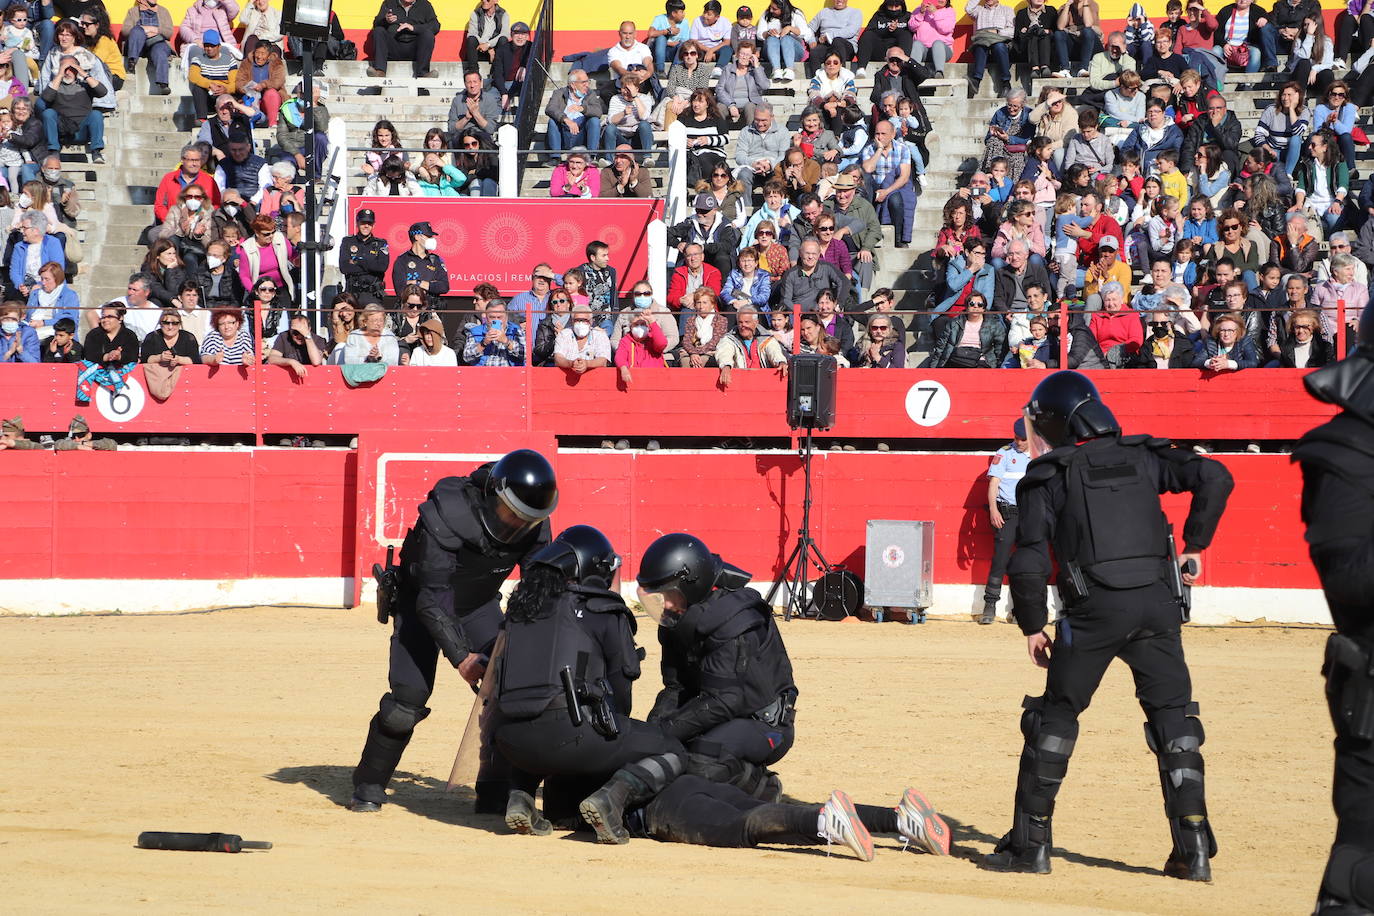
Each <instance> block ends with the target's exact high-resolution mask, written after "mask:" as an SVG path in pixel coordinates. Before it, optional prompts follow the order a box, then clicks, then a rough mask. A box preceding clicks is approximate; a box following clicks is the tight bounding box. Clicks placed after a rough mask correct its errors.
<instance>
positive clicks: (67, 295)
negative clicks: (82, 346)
mask: <svg viewBox="0 0 1374 916" xmlns="http://www.w3.org/2000/svg"><path fill="white" fill-rule="evenodd" d="M57 280H58V284H57V286H56V287H55V288H54V289H52V290H46V289H44V288H43V286H41V285H40V286H36V287H34V289H33V290H31V291H30V292H29V310H28V312H27V313H25V315H24V321H25V322H26V323H27V322H30V321H32V320H33V319H34V318H41V319H42V320H43V323H44V324H46V325H53V324H56V323H57V322H58V321H60V320H61V319H63V318H70V319H71V320H72V321H74V322H75V323H76V326H77V327H81V300H80V299H78V298H77V297H76V290H74V289H72V288H71V287H70V286H68V285H67V284H66V283H63V282H62V278H61V277H60V276H59V277H58V278H57Z"/></svg>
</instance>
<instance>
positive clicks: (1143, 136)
mask: <svg viewBox="0 0 1374 916" xmlns="http://www.w3.org/2000/svg"><path fill="white" fill-rule="evenodd" d="M1120 148H1121V152H1123V153H1129V152H1136V153H1139V154H1140V171H1141V172H1142V173H1143V174H1145V175H1149V174H1151V167H1152V166H1153V165H1154V162H1155V157H1156V156H1158V155H1159V154H1160V153H1162V152H1164V151H1165V150H1166V149H1171V150H1173V151H1174V152H1175V153H1177V152H1178V151H1179V150H1180V149H1182V148H1183V132H1182V131H1181V130H1179V129H1178V125H1177V124H1174V123H1173V121H1171V120H1169V119H1168V116H1167V115H1166V114H1165V111H1164V108H1163V107H1162V106H1161V105H1159V104H1158V103H1157V102H1156V103H1154V104H1151V105H1150V106H1149V107H1148V108H1146V109H1145V121H1144V123H1141V124H1137V125H1136V126H1135V128H1134V129H1133V130H1132V131H1131V135H1130V136H1129V137H1127V138H1126V139H1125V140H1123V141H1122V143H1121V147H1120Z"/></svg>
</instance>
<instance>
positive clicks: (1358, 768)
mask: <svg viewBox="0 0 1374 916" xmlns="http://www.w3.org/2000/svg"><path fill="white" fill-rule="evenodd" d="M1327 704H1328V706H1329V707H1330V709H1331V721H1332V724H1334V725H1335V728H1336V741H1335V746H1336V773H1335V778H1334V780H1333V781H1332V785H1331V804H1332V806H1333V807H1334V808H1335V809H1336V841H1335V843H1333V844H1332V847H1331V856H1330V859H1329V861H1328V864H1327V871H1326V876H1325V878H1323V880H1322V888H1323V890H1324V891H1325V892H1326V893H1327V894H1331V895H1333V896H1337V897H1340V898H1341V899H1344V900H1349V899H1350V898H1351V896H1352V895H1351V893H1350V888H1351V885H1352V884H1353V885H1354V887H1356V888H1358V889H1359V890H1360V891H1362V892H1363V893H1364V894H1366V895H1374V742H1371V741H1367V740H1364V739H1361V738H1355V737H1352V736H1351V735H1349V734H1346V731H1347V728H1346V725H1345V722H1344V721H1343V719H1342V716H1341V715H1340V712H1339V694H1337V693H1334V692H1333V691H1332V690H1330V689H1329V688H1328V690H1327ZM1361 860H1366V861H1364V862H1361ZM1357 862H1359V863H1360V864H1359V865H1355V864H1354V863H1357ZM1369 900H1370V897H1368V896H1366V897H1365V899H1364V900H1362V902H1363V903H1364V904H1365V905H1366V906H1368V905H1369Z"/></svg>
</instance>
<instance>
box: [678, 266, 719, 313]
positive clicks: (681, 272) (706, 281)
mask: <svg viewBox="0 0 1374 916" xmlns="http://www.w3.org/2000/svg"><path fill="white" fill-rule="evenodd" d="M701 270H702V281H701V283H702V285H703V286H709V287H710V288H711V289H713V290H715V291H716V294H717V295H719V294H720V287H721V279H720V271H718V270H716V269H715V268H714V267H712V266H711V265H710V264H702V265H701ZM685 295H687V265H686V264H683V265H682V266H681V267H679V268H677V270H674V271H673V277H672V279H671V280H669V281H668V308H670V309H672V310H673V311H678V310H679V309H680V308H681V305H682V297H683V296H685Z"/></svg>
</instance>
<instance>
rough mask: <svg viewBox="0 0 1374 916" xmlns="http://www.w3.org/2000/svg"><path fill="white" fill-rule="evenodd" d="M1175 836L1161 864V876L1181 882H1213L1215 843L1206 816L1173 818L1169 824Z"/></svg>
mask: <svg viewBox="0 0 1374 916" xmlns="http://www.w3.org/2000/svg"><path fill="white" fill-rule="evenodd" d="M1169 827H1170V832H1172V833H1173V835H1174V851H1173V852H1171V853H1170V854H1169V860H1168V861H1167V862H1165V863H1164V874H1166V875H1167V876H1169V877H1170V878H1181V879H1183V880H1184V881H1206V882H1209V883H1210V882H1211V880H1212V863H1211V861H1210V860H1211V858H1212V856H1214V855H1216V841H1215V840H1213V839H1212V830H1211V828H1210V827H1209V826H1208V825H1207V818H1205V817H1195V818H1186V817H1176V818H1171V819H1170V822H1169Z"/></svg>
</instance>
